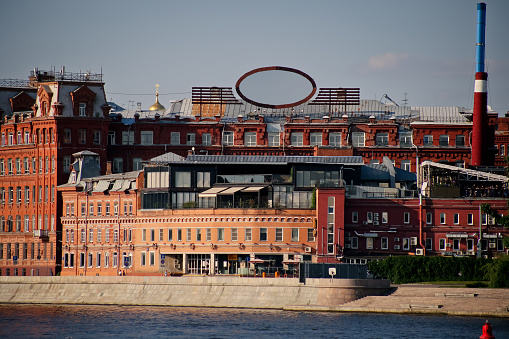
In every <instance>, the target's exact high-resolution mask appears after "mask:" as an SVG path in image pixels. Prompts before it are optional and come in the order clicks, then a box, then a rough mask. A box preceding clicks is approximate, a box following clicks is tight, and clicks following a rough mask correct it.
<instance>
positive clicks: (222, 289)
mask: <svg viewBox="0 0 509 339" xmlns="http://www.w3.org/2000/svg"><path fill="white" fill-rule="evenodd" d="M389 287H390V284H389V281H388V280H373V279H334V280H330V279H306V283H305V284H302V283H299V280H298V279H296V278H242V277H232V276H182V277H154V276H152V277H147V276H121V277H117V276H110V277H107V276H73V277H6V276H3V277H0V291H1V293H0V303H23V304H94V305H145V306H195V307H233V308H266V309H284V308H286V307H289V306H292V305H304V306H308V307H310V308H313V307H337V306H338V305H342V304H345V303H348V302H351V301H353V300H356V299H359V298H364V297H366V296H370V295H383V294H384V293H386V291H387V289H388V288H389Z"/></svg>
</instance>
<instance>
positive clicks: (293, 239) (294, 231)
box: [292, 228, 299, 241]
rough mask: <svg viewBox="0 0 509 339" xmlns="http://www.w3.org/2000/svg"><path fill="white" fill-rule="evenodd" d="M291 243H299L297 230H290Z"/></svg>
mask: <svg viewBox="0 0 509 339" xmlns="http://www.w3.org/2000/svg"><path fill="white" fill-rule="evenodd" d="M292 241H299V229H298V228H292Z"/></svg>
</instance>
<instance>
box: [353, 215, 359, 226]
mask: <svg viewBox="0 0 509 339" xmlns="http://www.w3.org/2000/svg"><path fill="white" fill-rule="evenodd" d="M358 222H359V212H352V223H358Z"/></svg>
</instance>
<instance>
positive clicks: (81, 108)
mask: <svg viewBox="0 0 509 339" xmlns="http://www.w3.org/2000/svg"><path fill="white" fill-rule="evenodd" d="M79 115H80V117H84V116H86V115H87V104H86V103H85V102H80V106H79Z"/></svg>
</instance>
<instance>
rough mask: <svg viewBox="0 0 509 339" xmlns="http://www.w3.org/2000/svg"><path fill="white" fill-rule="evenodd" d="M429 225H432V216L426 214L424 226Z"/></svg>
mask: <svg viewBox="0 0 509 339" xmlns="http://www.w3.org/2000/svg"><path fill="white" fill-rule="evenodd" d="M431 223H433V215H432V214H431V213H430V212H428V213H426V224H428V225H430V224H431Z"/></svg>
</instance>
